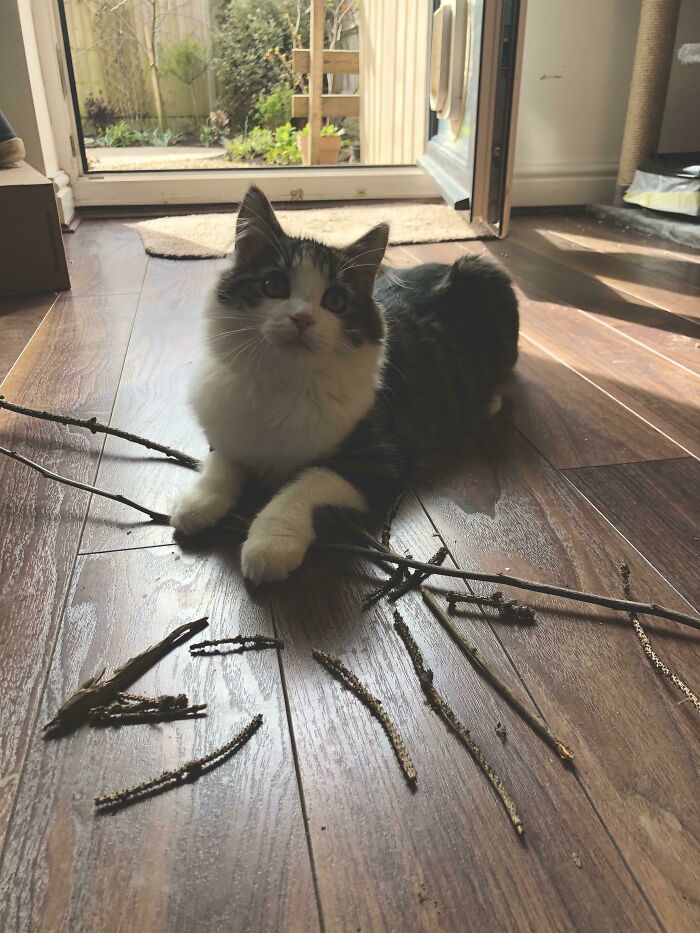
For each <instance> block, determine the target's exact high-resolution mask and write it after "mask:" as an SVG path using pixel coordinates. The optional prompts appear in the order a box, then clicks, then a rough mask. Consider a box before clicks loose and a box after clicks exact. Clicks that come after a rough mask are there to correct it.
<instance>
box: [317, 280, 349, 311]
mask: <svg viewBox="0 0 700 933" xmlns="http://www.w3.org/2000/svg"><path fill="white" fill-rule="evenodd" d="M321 304H322V305H323V307H324V308H328V310H329V311H333V312H334V313H335V314H340V312H341V311H344V310H345V309H346V308H347V306H348V294H347V292H346V291H345V289H344V288H339V287H338V286H337V285H331V287H330V288H327V289H326V291H325V293H324V295H323V299H322V301H321Z"/></svg>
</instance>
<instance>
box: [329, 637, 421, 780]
mask: <svg viewBox="0 0 700 933" xmlns="http://www.w3.org/2000/svg"><path fill="white" fill-rule="evenodd" d="M311 653H312V654H313V656H314V658H316V660H317V661H318V662H319V663H320V664H323V666H324V667H325V668H326V669H327V670H328V671H330V673H331V674H333V675H334V676H335V677H337V678H338V680H339V681H340V682H341V684H343V686H344V687H347V688H348V690H351V691H352V692H353V693H354V694H355V696H356V697H357V698H358V700H360V701H361V702H362V703H363V704H364V705H365V706H366V707H367V709H368V710H369V711H370V713H371V714H372V715H373V716H374V717H375V719H377V720H379V723H380V724H381V727H382V729H384V732H385V733H386V735H387V738H388V739H389V742H390V743H391V747H392V749H393V750H394V754H395V755H396V760H397V761H398V763H399V766H400V768H401V770H402V772H403V775H404V777H405V778H406V780H407V781H408V782H409V784H415V781H416V777H417V775H416V769H415V768H414V766H413V762H412V761H411V758H410V756H409V754H408V752H407V751H406V746H405V745H404V743H403V739H402V738H401V736H400V735H399V731H398V729H397V728H396V726H395V725H394V723H393V722H392V721H391V719H390V718H389V715H388V713H387V712H386V711H385V710H384V707H383V706H382V701H381V700H378V699H377V697H375V696H373V695H372V694H371V693H370V692H369V690H368V689H367V688H366V687H365V685H364V684H363V683H362V682H361V681H360V680H359V679H358V678H357V677H356V676H355V675H354V674H353V672H352V671H350V670H348V668H347V667H345V665H344V664H343V663H342V661H340V660H339V659H338V658H334V657H331V655H329V654H326V653H325V652H323V651H319V650H318V649H317V648H312V651H311Z"/></svg>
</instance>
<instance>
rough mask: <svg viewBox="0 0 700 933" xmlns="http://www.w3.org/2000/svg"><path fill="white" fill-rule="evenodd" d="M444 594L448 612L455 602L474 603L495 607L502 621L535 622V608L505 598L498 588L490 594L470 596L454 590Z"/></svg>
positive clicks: (490, 607) (526, 623)
mask: <svg viewBox="0 0 700 933" xmlns="http://www.w3.org/2000/svg"><path fill="white" fill-rule="evenodd" d="M444 595H445V596H446V597H447V611H448V612H449V613H450V614H452V613H453V612H454V611H455V609H456V608H457V603H474V605H476V606H487V607H488V608H489V609H495V610H496V612H497V613H498V616H499V618H500V619H501V620H502V621H503V622H513V623H516V624H519V625H523V624H525V625H534V624H535V622H537V618H536V617H535V610H534V609H533V608H532V607H531V606H524V605H523V604H522V603H519V602H518V601H517V600H515V599H506V598H505V596H504V595H503V593H502V592H501V591H500V590H494V592H493V593H491V595H490V596H472V595H471V594H470V593H458V592H456V591H454V590H450V591H449V592H448V593H445V594H444Z"/></svg>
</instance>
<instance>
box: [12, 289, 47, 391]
mask: <svg viewBox="0 0 700 933" xmlns="http://www.w3.org/2000/svg"><path fill="white" fill-rule="evenodd" d="M57 298H58V292H48V293H41V294H36V295H17V296H16V297H12V298H0V336H1V337H2V339H0V383H2V381H3V379H4V378H5V377H6V376H7V374H8V373H9V371H10V370H11V369H12V367H13V366H14V364H15V362H16V361H17V359H18V357H19V355H20V354H21V352H22V350H24V348H25V347H26V345H27V344H28V343H29V341H30V339H31V337H32V334H33V333H34V331H35V330H36V329H37V327H38V326H39V325H40V324H41V322H42V321H43V320H44V318H45V317H46V315H47V314H48V312H49V311H50V309H51V307H52V305H53V304H54V303H55V301H56V299H57Z"/></svg>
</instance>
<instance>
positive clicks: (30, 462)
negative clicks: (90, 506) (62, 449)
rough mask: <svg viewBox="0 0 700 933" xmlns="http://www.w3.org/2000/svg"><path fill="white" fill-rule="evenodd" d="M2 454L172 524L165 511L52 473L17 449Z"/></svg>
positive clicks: (4, 450)
mask: <svg viewBox="0 0 700 933" xmlns="http://www.w3.org/2000/svg"><path fill="white" fill-rule="evenodd" d="M0 454H4V455H5V456H6V457H11V458H12V459H13V460H17V462H18V463H23V464H24V465H25V466H28V467H31V468H32V470H36V471H37V473H41V475H42V476H43V477H45V478H46V479H53V480H56V482H58V483H63V484H64V485H65V486H72V487H73V488H74V489H83V490H85V492H91V493H93V494H94V495H96V496H103V497H104V498H105V499H112V501H113V502H120V503H121V504H122V505H128V506H129V507H130V508H132V509H136V511H137V512H143V514H144V515H148V517H149V518H150V519H151V521H152V522H155V523H156V524H158V525H169V524H170V516H169V515H165V514H164V513H163V512H154V511H153V510H152V509H149V508H148V507H147V506H145V505H139V504H138V502H134V500H133V499H127V498H126V496H120V495H115V493H113V492H107V491H106V490H105V489H98V488H97V486H90V485H88V484H87V483H81V482H79V481H78V480H76V479H68V477H66V476H61V475H60V474H59V473H52V472H51V470H47V469H46V468H45V467H43V466H41V464H39V463H35V462H34V460H29V458H28V457H23V456H22V454H18V453H17V451H15V450H8V449H7V448H6V447H0Z"/></svg>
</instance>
